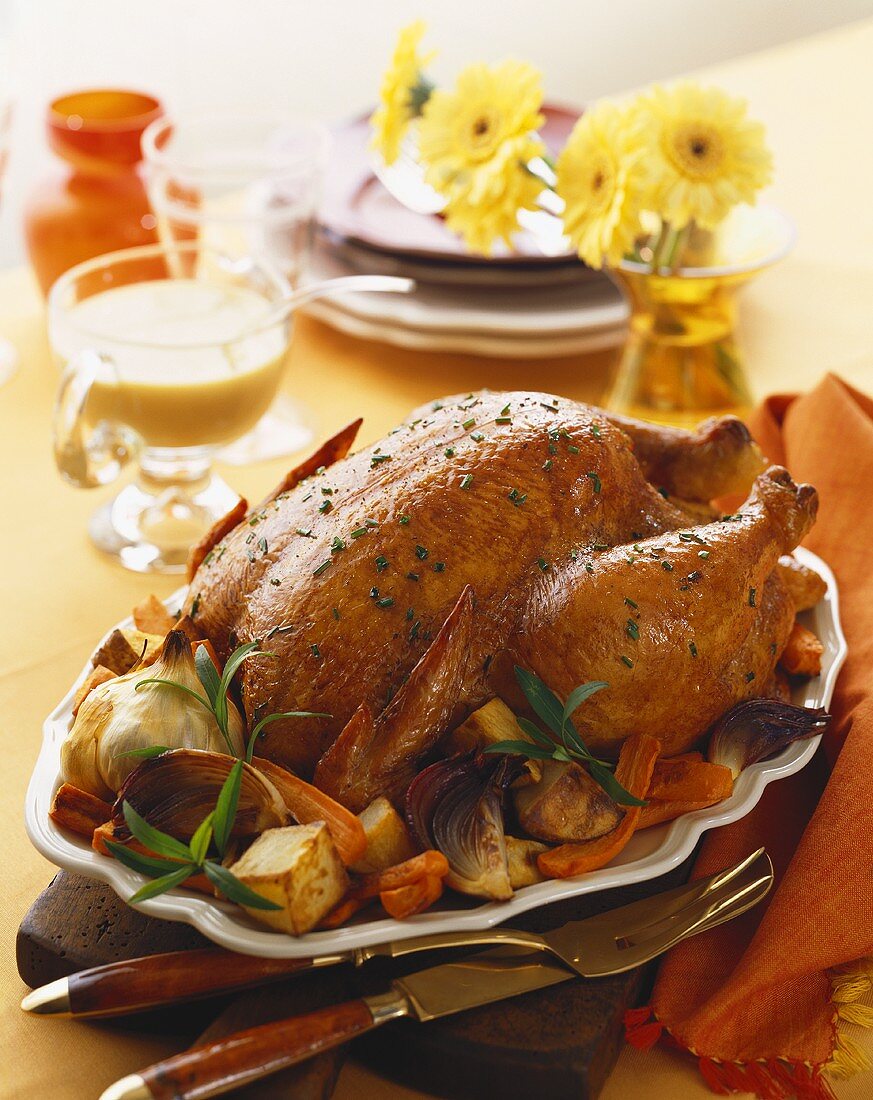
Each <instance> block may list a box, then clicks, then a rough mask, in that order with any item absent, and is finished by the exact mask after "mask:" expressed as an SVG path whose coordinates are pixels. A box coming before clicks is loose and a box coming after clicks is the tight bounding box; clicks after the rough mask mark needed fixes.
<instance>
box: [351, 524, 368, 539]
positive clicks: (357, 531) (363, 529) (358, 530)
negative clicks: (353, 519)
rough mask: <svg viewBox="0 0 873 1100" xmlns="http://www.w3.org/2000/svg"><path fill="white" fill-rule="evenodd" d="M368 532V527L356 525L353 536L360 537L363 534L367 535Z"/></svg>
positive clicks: (354, 537)
mask: <svg viewBox="0 0 873 1100" xmlns="http://www.w3.org/2000/svg"><path fill="white" fill-rule="evenodd" d="M366 533H367V528H366V527H356V528H355V529H354V531H352V534H351V538H353V539H359V538H360V537H361V535H366Z"/></svg>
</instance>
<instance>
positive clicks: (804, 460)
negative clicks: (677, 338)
mask: <svg viewBox="0 0 873 1100" xmlns="http://www.w3.org/2000/svg"><path fill="white" fill-rule="evenodd" d="M750 427H751V429H752V432H753V434H754V436H755V438H756V439H757V441H758V442H759V444H760V445H761V447H762V449H763V451H764V453H765V454H766V455H767V456H768V458H769V459H770V461H771V462H776V463H781V464H783V465H785V466H787V467H788V469H789V470H790V471H791V474H792V476H793V477H794V479H795V481H797V482H801V481H808V482H810V483H811V484H813V485H814V486H815V487H816V488H817V489H818V491H819V498H820V507H819V513H818V520H817V522H816V525H815V527H814V528H813V530H812V532H811V533H810V535H809V537H808V538H807V539H806V540H805V545H807V546H808V547H809V549H810V550H812V551H814V553H816V554H819V555H820V556H821V557H822V558H823V559H824V560H825V561H826V562H827V563H828V564H829V565H830V566H831V568H832V569H833V571H834V573H835V575H836V578H837V583H838V586H839V597H840V614H841V618H842V622H843V628H844V631H845V635H846V639H847V642H848V647H849V653H848V658H847V660H846V663H845V665H844V666H843V669H842V672H841V673H840V676H839V679H838V682H837V687H836V693H835V695H834V698H833V702H832V704H831V707H830V709H831V712H832V714H833V721H832V722H831V725H830V728H829V729H828V731H827V732H826V734H825V737H824V743H823V747H822V749H820V750H819V752H818V753H817V754H816V756H815V758H814V759H813V761H811V762H810V764H809V765H808V766H807V767H806V768H805V769H804V770H803V771H801V772H799V773H798V774H797V775H794V776H791V777H790V778H789V779H785V780H782V781H780V782H777V783H772V784H771V785H770V786H768V787H767V788H766V790H765V792H764V796H763V797H762V799H761V801H760V802H759V803H758V805H757V806H756V807H755V809H754V810H753V811H752V812H751V813H750V814H749V815H748V816H747V817H745V818H743V819H742V820H740V821H737V822H735V823H734V824H732V825H728V826H726V827H724V828H722V829H717V830H715V831H714V832H711V833H709V834H708V835H707V837H706V840H705V842H704V844H703V847H702V849H701V853H700V856H699V858H698V860H697V863H696V865H695V868H694V877H699V876H703V875H708V874H712V873H713V872H714V871H717V870H718V869H719V868H721V867H724V866H727V865H728V864H730V863H732V862H734V861H736V860H738V859H740V858H742V857H743V856H745V855H748V854H749V853H750V852H752V851H754V850H755V849H756V848H758V847H760V846H761V845H765V846H766V848H767V850H768V852H769V853H770V855H771V857H772V859H773V863H774V866H775V869H776V875H777V879H776V883H777V885H776V887H775V888H774V892H773V893H772V894H771V896H770V898H769V899H768V903H767V904H766V906H764V905H761V906H757V907H756V908H754V909H752V910H750V912H749V913H747V914H746V915H745V916H743V917H741V918H739V919H737V920H735V921H731V922H729V923H727V924H725V925H723V926H722V927H720V928H717V929H714V930H713V931H711V932H707V933H704V934H702V935H700V936H697V937H695V938H693V939H691V940H688V941H686V942H685V943H682V944H680V945H679V946H678V947H676V948H674V949H673V950H672V951H671V952H670V953H669V954H668V955H667V956H666V958H665V959H664V962H663V964H662V966H661V969H660V972H659V974H658V978H657V981H656V984H655V988H654V991H653V995H652V998H651V1006H650V1007H649V1008H642V1009H633V1010H632V1011H631V1012H629V1013H628V1014H627V1019H626V1024H627V1037H628V1041H629V1042H631V1043H633V1044H634V1045H635V1046H639V1047H648V1046H650V1045H651V1044H653V1043H654V1042H656V1041H657V1040H658V1039H659V1038H662V1037H663V1038H664V1039H665V1040H667V1041H670V1042H672V1043H674V1044H678V1045H679V1046H680V1047H682V1048H684V1049H685V1050H688V1051H689V1052H691V1053H692V1054H694V1055H695V1056H696V1057H697V1058H698V1065H699V1068H700V1072H701V1074H702V1075H703V1077H704V1079H705V1080H706V1081H707V1083H708V1084H709V1086H710V1088H711V1089H712V1090H713V1091H714V1092H717V1093H721V1094H727V1093H729V1092H732V1091H734V1090H736V1091H748V1092H752V1093H754V1094H755V1095H756V1096H759V1097H762V1098H765V1100H770V1098H773V1100H777V1098H780V1097H790V1096H795V1095H796V1096H798V1097H800V1098H801V1100H805V1098H809V1100H820V1098H824V1097H830V1096H832V1092H831V1090H830V1087H829V1085H828V1081H827V1076H826V1075H827V1074H828V1073H830V1072H837V1073H840V1072H843V1073H848V1072H852V1071H854V1070H856V1069H861V1068H863V1066H864V1058H863V1056H862V1055H861V1054H860V1052H859V1051H858V1049H857V1047H856V1046H855V1045H854V1044H853V1043H852V1042H851V1041H850V1040H848V1039H847V1038H846V1037H845V1036H844V1035H842V1034H841V1027H840V1024H841V1020H851V1021H852V1022H856V1023H867V1024H869V1023H873V1020H870V1019H869V1018H868V1017H869V1015H870V1010H869V1009H866V1008H864V1007H862V1006H859V1005H856V1004H853V1003H852V1002H853V1000H855V999H856V998H857V997H858V996H859V995H861V994H862V993H863V991H864V990H865V989H866V988H869V982H868V981H866V980H865V978H864V975H868V976H869V975H871V974H873V960H871V959H869V958H868V956H870V955H871V954H873V905H871V901H873V828H871V822H873V400H871V399H870V398H869V397H866V396H864V395H863V394H862V393H859V392H858V391H856V390H853V389H852V388H851V387H850V386H848V385H846V384H845V383H843V382H841V381H840V380H839V379H838V378H835V377H834V376H832V375H829V376H827V377H826V378H825V379H824V380H823V381H822V382H821V383H820V385H819V386H818V387H817V388H816V389H815V390H813V391H812V392H811V393H809V394H806V395H804V396H801V397H787V396H786V397H783V396H779V397H771V398H769V399H768V400H767V401H766V402H765V403H764V405H763V407H761V408H760V409H758V410H757V412H756V413H755V415H754V416H753V417H752V419H751V421H750ZM834 968H840V969H838V970H837V971H836V972H835V971H834ZM871 1089H873V1085H871Z"/></svg>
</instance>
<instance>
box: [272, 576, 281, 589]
mask: <svg viewBox="0 0 873 1100" xmlns="http://www.w3.org/2000/svg"><path fill="white" fill-rule="evenodd" d="M281 583H282V582H281V581H280V580H279V578H278V577H270V584H273V585H275V586H276V588H278V587H279V585H280V584H281Z"/></svg>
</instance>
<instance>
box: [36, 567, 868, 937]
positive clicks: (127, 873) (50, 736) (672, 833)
mask: <svg viewBox="0 0 873 1100" xmlns="http://www.w3.org/2000/svg"><path fill="white" fill-rule="evenodd" d="M795 553H796V556H797V558H798V560H800V561H801V562H803V563H804V564H805V565H809V566H811V567H812V568H813V569H815V570H816V571H817V572H818V573H819V574H820V575H821V576H822V577H823V578H824V579H825V581H826V582H827V593H826V594H825V596H824V598H823V599H822V600H821V602H820V603H819V604H818V605H817V606H816V607H815V608H813V609H812V610H811V611H808V612H804V614H803V615H802V616H801V619H802V621H803V622H804V623H805V625H807V626H809V628H810V629H811V630H813V631H814V632H815V633H816V634H817V635H818V637H819V638H820V639H821V641H822V643H823V644H824V647H825V649H824V656H823V659H822V671H821V675H819V676H817V677H815V679H813V680H810V681H808V682H807V683H804V684H802V685H801V686H800V687H799V688H798V689H797V691H796V692H795V697H794V701H795V702H796V703H798V704H800V705H803V706H808V707H826V706H828V705H829V704H830V701H831V698H832V696H833V692H834V685H835V683H836V679H837V674H838V673H839V670H840V668H841V666H842V664H843V661H844V660H845V657H846V640H845V638H844V637H843V632H842V629H841V627H840V618H839V609H838V599H837V585H836V581H835V579H834V575H833V573H832V572H831V571H830V569H829V568H828V567H827V566H826V565H825V563H824V562H823V561H821V559H820V558H818V557H816V555H815V554H812V553H810V552H809V551H808V550H804V549H798V550H797V551H795ZM168 603H169V605H170V606H171V607H175V606H178V603H179V594H177V596H176V597H171V599H170V600H169V601H168ZM119 625H121V626H129V625H131V622H130V620H126V621H125V622H124V623H121V624H119ZM87 672H88V669H87V668H86V669H84V670H83V671H82V675H81V676H80V677H79V680H78V681H77V682H76V684H74V685H73V687H72V688H71V689H70V691H69V692H68V693H67V695H66V696H65V697H64V698H63V699H62V700H61V702H60V703H59V704H58V706H57V707H56V708H55V709H54V711H52V713H51V714H50V715H49V717H48V718H47V719H46V721H45V724H44V726H43V744H42V749H41V751H40V754H39V758H38V759H37V762H36V766H35V768H34V772H33V776H32V777H31V780H30V785H29V787H28V790H27V799H26V804H25V824H26V827H27V832H28V835H29V837H30V839H31V841H32V842H33V844H34V845H35V846H36V847H37V848H38V849H39V851H40V852H41V853H42V854H43V855H44V856H46V858H47V859H49V860H51V861H52V862H53V863H56V864H57V865H58V866H59V867H63V868H64V869H65V870H67V871H73V872H75V873H77V874H80V875H85V876H86V877H88V878H93V879H99V880H100V881H102V882H106V883H108V884H109V885H110V886H111V887H112V888H113V890H115V892H116V893H117V894H118V895H119V896H120V897H121V898H123V899H124V900H125V901H126V900H127V899H128V898H129V897H130V896H131V895H132V894H133V893H134V892H135V891H136V890H137V889H138V888H139V887H140V886H142V885H143V879H142V877H141V876H140V875H138V874H136V873H135V872H133V871H131V870H129V869H128V868H126V867H124V866H123V865H122V864H120V863H117V862H116V861H115V860H113V859H110V858H108V857H106V856H101V855H98V854H97V853H96V852H95V851H94V850H93V849H92V848H91V847H90V846H89V845H88V843H87V841H85V840H84V839H81V838H78V837H74V836H72V835H71V834H69V833H66V832H64V831H63V830H62V829H60V828H58V827H57V825H55V823H54V822H53V821H52V820H51V818H50V817H49V816H48V813H49V809H50V807H51V803H52V798H53V796H54V792H55V790H56V789H57V787H58V785H59V783H60V750H61V743H62V741H63V740H64V738H65V736H66V734H67V730H68V728H69V724H70V718H71V714H72V703H73V697H74V694H75V691H76V688H77V687H78V685H79V683H81V681H82V680H83V679H84V678H85V676H86V675H87ZM820 740H821V737H820V736H819V737H814V738H811V739H810V740H808V741H799V742H796V743H795V744H793V745H789V746H788V748H786V749H785V750H784V751H783V752H781V753H779V755H778V756H775V757H773V758H772V759H771V760H764V761H761V762H760V763H758V764H753V765H752V766H751V767H749V768H746V770H745V771H744V772H743V773H742V774H741V775H740V777H739V779H738V780H737V782H736V784H735V785H734V791H733V794H732V795H731V797H730V798H728V799H726V800H725V801H724V802H720V803H719V804H718V805H717V806H712V807H710V808H709V809H705V810H696V811H694V812H693V813H688V814H685V815H684V816H683V817H680V818H678V819H677V820H676V821H672V822H670V823H669V824H665V825H660V826H656V827H654V828H651V829H645V830H643V831H641V832H638V833H636V834H635V835H634V836H633V837H632V838H631V841H630V843H629V844H628V845H627V847H626V848H625V849H624V851H623V852H622V853H621V854H620V855H619V856H618V857H616V859H614V860H613V861H612V863H610V864H609V865H608V866H607V867H603V868H601V869H600V870H598V871H591V872H589V873H587V874H585V875H580V876H578V877H577V878H573V879H555V880H549V881H548V882H542V883H539V884H537V885H536V886H526V887H525V888H524V889H522V890H518V891H516V893H515V895H514V896H513V897H512V898H511V899H510V900H509V901H503V902H482V903H481V904H476V902H475V900H474V899H463V898H460V897H459V896H458V895H455V894H452V893H449V894H448V895H446V896H445V897H444V898H443V900H442V902H441V907H440V908H435V909H432V910H430V911H428V912H427V913H422V914H421V915H420V916H417V917H413V918H411V919H410V920H405V921H396V920H392V919H390V918H388V917H385V918H382V919H377V920H362V921H360V922H359V923H356V924H350V925H347V926H346V927H344V928H338V929H335V930H332V931H324V932H310V933H308V934H307V935H305V936H299V937H294V936H289V935H286V934H285V933H281V932H273V931H269V930H267V929H265V928H264V927H263V926H262V925H258V924H256V923H255V922H254V921H253V920H251V919H250V918H249V917H247V915H246V914H245V913H244V912H243V910H241V909H240V908H238V907H237V906H236V905H232V904H231V903H229V902H221V901H218V900H213V899H210V898H206V897H201V896H197V895H195V894H193V893H188V892H186V891H184V890H172V891H170V892H169V893H167V894H162V895H161V896H160V897H157V898H153V899H151V900H150V901H145V902H142V903H141V904H140V905H139V906H137V908H139V909H140V910H141V911H142V912H144V913H148V914H149V915H150V916H153V917H160V918H162V919H164V920H178V921H185V922H186V923H188V924H191V925H193V926H194V927H195V928H197V929H198V930H199V931H200V932H202V933H203V935H204V936H207V937H208V938H209V939H211V940H213V941H214V942H215V943H217V944H220V945H221V946H223V947H227V948H229V949H230V950H233V951H238V952H241V953H243V954H247V955H260V956H264V957H269V958H302V957H307V956H311V955H324V954H333V953H335V952H343V951H348V950H352V949H354V948H356V947H365V946H368V945H371V944H377V943H385V942H387V941H389V940H400V939H407V938H409V937H411V936H418V935H424V934H428V933H432V932H456V931H459V930H462V929H481V928H490V927H493V926H494V925H496V924H500V923H501V922H503V921H505V920H508V919H509V918H510V917H513V916H516V915H517V914H518V913H523V912H525V911H526V910H528V909H535V908H537V907H539V906H541V905H548V904H549V903H551V902H554V901H561V900H563V899H565V898H571V897H576V896H578V895H580V894H589V893H594V892H595V891H598V890H609V889H612V888H613V887H616V886H626V885H628V884H629V883H632V882H642V881H645V880H647V879H653V878H657V877H658V876H659V875H663V874H666V873H667V872H668V871H670V870H671V869H672V868H674V867H676V866H678V865H679V864H680V863H681V862H682V861H683V860H684V859H685V858H686V857H687V856H689V855H690V854H691V852H692V851H693V850H694V846H695V844H696V843H697V840H698V838H699V837H700V835H701V833H703V832H705V831H706V830H707V829H715V828H718V827H719V826H720V825H727V824H728V823H729V822H731V821H736V820H737V819H738V818H741V817H744V816H745V815H746V814H747V813H749V811H750V810H751V809H752V808H753V807H754V806H755V804H756V803H757V802H758V800H759V798H760V797H761V794H762V793H763V790H764V788H765V787H766V786H767V784H768V783H772V782H774V781H775V780H777V779H783V778H784V777H785V776H788V775H792V774H793V773H794V772H797V771H799V770H800V769H801V768H802V767H804V766H805V765H806V764H807V763H808V762H809V761H810V760H811V759H812V756H813V755H814V753H815V751H816V748H817V747H818V744H819V741H820ZM362 916H365V914H362Z"/></svg>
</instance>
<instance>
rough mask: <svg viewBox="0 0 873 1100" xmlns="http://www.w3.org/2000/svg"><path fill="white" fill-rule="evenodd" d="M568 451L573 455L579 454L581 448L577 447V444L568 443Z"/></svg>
mask: <svg viewBox="0 0 873 1100" xmlns="http://www.w3.org/2000/svg"><path fill="white" fill-rule="evenodd" d="M567 450H568V451H569V452H570V454H571V455H577V454H579V448H578V447H577V446H576V444H575V443H568V444H567Z"/></svg>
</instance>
